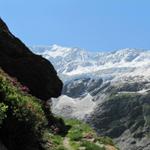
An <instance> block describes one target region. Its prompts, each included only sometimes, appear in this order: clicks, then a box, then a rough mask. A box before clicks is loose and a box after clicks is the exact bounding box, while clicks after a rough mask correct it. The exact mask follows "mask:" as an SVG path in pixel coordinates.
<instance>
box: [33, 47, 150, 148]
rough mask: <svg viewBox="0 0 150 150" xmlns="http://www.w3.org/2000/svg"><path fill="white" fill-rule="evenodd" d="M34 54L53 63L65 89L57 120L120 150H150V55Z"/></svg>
mask: <svg viewBox="0 0 150 150" xmlns="http://www.w3.org/2000/svg"><path fill="white" fill-rule="evenodd" d="M31 49H32V50H33V51H35V52H36V53H38V54H39V55H42V56H44V57H45V58H47V59H48V60H50V61H51V62H52V63H53V65H54V66H55V68H56V70H57V71H58V74H59V76H60V77H61V79H62V80H63V81H64V83H65V84H64V88H63V92H62V96H61V97H59V98H58V99H54V100H53V107H52V110H53V112H54V113H55V114H58V115H62V116H65V117H69V118H78V119H82V120H85V121H87V122H88V123H89V124H91V125H92V126H93V127H94V128H95V129H96V131H97V132H98V133H99V134H101V135H106V136H110V137H112V138H114V139H115V140H116V141H117V143H118V145H119V147H121V150H127V149H130V150H135V149H138V150H149V149H150V142H149V141H150V139H149V137H148V135H149V134H150V50H138V49H122V50H118V51H114V52H87V51H85V50H83V49H79V48H66V47H61V46H58V45H52V46H49V47H42V46H35V47H31Z"/></svg>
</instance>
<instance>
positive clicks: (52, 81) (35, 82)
mask: <svg viewBox="0 0 150 150" xmlns="http://www.w3.org/2000/svg"><path fill="white" fill-rule="evenodd" d="M0 67H1V68H2V69H3V70H4V71H5V72H6V73H8V74H9V75H10V76H12V77H15V78H17V80H18V81H19V82H20V83H21V84H22V85H24V86H27V87H28V88H29V90H30V93H31V94H32V95H34V96H36V97H38V98H40V99H42V100H48V99H49V98H51V97H58V96H59V95H60V94H61V90H62V82H61V80H60V79H59V78H58V77H57V73H56V71H55V69H54V67H53V66H52V64H51V63H50V62H49V61H47V60H46V59H44V58H42V57H41V56H39V55H35V54H33V53H32V52H31V51H30V50H29V49H28V48H27V47H26V46H25V45H24V44H23V43H22V42H21V41H20V40H19V39H18V38H16V37H15V36H14V35H12V34H11V33H10V31H9V29H8V27H7V26H6V24H5V23H4V22H3V21H2V19H0Z"/></svg>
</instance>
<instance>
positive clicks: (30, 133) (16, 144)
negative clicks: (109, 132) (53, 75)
mask: <svg viewBox="0 0 150 150" xmlns="http://www.w3.org/2000/svg"><path fill="white" fill-rule="evenodd" d="M27 91H28V89H27V88H26V87H23V86H21V85H20V84H19V83H18V82H17V81H16V80H15V79H12V78H10V77H9V76H8V75H7V74H5V73H4V72H3V71H2V70H0V140H2V142H3V143H4V144H5V145H7V147H8V149H13V148H14V149H15V150H17V149H18V150H19V149H22V150H32V149H36V150H38V149H39V150H41V149H43V150H71V149H72V150H78V149H85V150H105V149H106V150H115V147H114V144H113V142H112V141H111V139H109V138H107V137H106V138H104V137H98V136H97V135H96V133H95V132H94V131H93V130H92V129H91V128H90V127H89V126H88V125H86V124H84V123H81V122H80V121H77V120H65V123H66V125H68V126H70V127H71V128H70V130H69V131H68V133H67V135H65V136H61V135H59V134H58V133H57V131H58V129H57V128H55V127H52V126H50V127H49V126H48V123H47V122H48V121H47V119H46V117H45V113H44V111H43V109H42V108H43V105H42V103H41V102H40V100H38V99H37V98H35V97H33V96H31V95H29V94H28V93H27ZM12 131H13V132H12ZM12 135H13V136H12ZM10 145H11V146H10ZM9 146H10V147H9Z"/></svg>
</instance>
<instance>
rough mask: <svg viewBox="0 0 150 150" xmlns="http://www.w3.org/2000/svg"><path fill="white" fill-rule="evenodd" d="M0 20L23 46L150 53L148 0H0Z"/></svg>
mask: <svg viewBox="0 0 150 150" xmlns="http://www.w3.org/2000/svg"><path fill="white" fill-rule="evenodd" d="M0 16H1V17H2V18H3V19H4V20H5V22H6V23H7V24H8V26H9V27H10V29H11V31H12V32H13V33H14V34H15V35H16V36H18V37H19V38H20V39H21V40H22V41H23V42H24V43H25V44H26V45H51V44H60V45H62V46H70V47H81V48H85V49H88V50H93V51H104V50H116V49H120V48H127V47H128V48H143V49H150V0H1V3H0Z"/></svg>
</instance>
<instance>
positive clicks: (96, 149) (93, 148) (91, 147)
mask: <svg viewBox="0 0 150 150" xmlns="http://www.w3.org/2000/svg"><path fill="white" fill-rule="evenodd" d="M82 146H84V147H85V148H86V150H105V148H104V147H100V146H98V145H96V144H94V143H92V142H89V141H84V142H83V143H82Z"/></svg>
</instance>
